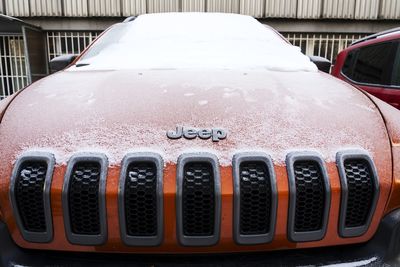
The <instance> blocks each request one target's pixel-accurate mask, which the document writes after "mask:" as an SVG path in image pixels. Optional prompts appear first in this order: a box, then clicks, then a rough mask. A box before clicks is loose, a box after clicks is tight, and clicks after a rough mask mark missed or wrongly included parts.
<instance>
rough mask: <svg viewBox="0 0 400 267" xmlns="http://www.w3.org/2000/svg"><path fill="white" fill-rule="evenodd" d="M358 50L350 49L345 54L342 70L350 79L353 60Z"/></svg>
mask: <svg viewBox="0 0 400 267" xmlns="http://www.w3.org/2000/svg"><path fill="white" fill-rule="evenodd" d="M357 51H358V50H352V51H350V52H349V53H348V54H347V57H346V60H345V62H344V64H343V68H342V72H343V74H344V75H346V76H347V77H349V78H350V79H354V78H353V74H352V70H353V66H354V60H355V59H356V56H357Z"/></svg>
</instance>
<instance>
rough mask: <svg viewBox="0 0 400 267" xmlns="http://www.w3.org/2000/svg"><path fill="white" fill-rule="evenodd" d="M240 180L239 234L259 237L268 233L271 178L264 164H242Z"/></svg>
mask: <svg viewBox="0 0 400 267" xmlns="http://www.w3.org/2000/svg"><path fill="white" fill-rule="evenodd" d="M239 179H240V234H241V235H260V234H266V233H268V232H269V231H270V227H271V226H270V221H271V220H270V217H271V209H272V207H271V204H272V188H271V177H269V172H268V167H267V166H266V164H265V163H264V162H243V163H241V164H240V167H239Z"/></svg>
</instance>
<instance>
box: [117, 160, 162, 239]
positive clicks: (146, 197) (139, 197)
mask: <svg viewBox="0 0 400 267" xmlns="http://www.w3.org/2000/svg"><path fill="white" fill-rule="evenodd" d="M162 166H163V163H162V159H161V157H160V156H159V155H157V154H153V153H134V154H128V155H127V156H126V157H125V158H124V160H123V163H122V168H121V177H120V190H119V206H120V207H119V210H120V224H121V226H120V227H121V235H122V239H123V240H124V242H125V244H127V245H131V246H156V245H159V244H160V243H161V241H162V232H163V226H162V224H163V211H162V209H163V207H162V206H163V205H162V203H163V202H162V198H163V195H162V194H163V192H162V173H163V172H162Z"/></svg>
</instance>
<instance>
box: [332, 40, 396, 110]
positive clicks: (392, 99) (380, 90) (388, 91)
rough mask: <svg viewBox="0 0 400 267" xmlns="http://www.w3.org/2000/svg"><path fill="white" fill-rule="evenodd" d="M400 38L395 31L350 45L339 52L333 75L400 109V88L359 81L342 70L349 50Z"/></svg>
mask: <svg viewBox="0 0 400 267" xmlns="http://www.w3.org/2000/svg"><path fill="white" fill-rule="evenodd" d="M399 40H400V33H394V34H388V35H386V36H382V37H379V38H374V39H371V40H367V41H363V42H360V43H357V44H355V45H352V46H350V47H348V48H347V49H345V50H343V51H342V52H340V53H339V54H338V56H337V58H336V62H335V64H334V66H333V67H332V71H331V73H332V75H333V76H335V77H337V78H339V79H342V80H344V81H346V82H348V83H350V84H352V85H354V86H356V87H357V88H359V89H362V90H365V91H366V92H368V93H370V94H371V95H373V96H376V97H377V98H379V99H381V100H383V101H385V102H386V103H389V104H390V105H392V106H394V107H396V108H397V109H400V88H391V87H389V86H378V85H376V86H375V85H366V84H361V83H357V82H355V81H353V80H351V79H349V78H348V77H346V75H344V74H343V72H342V69H343V65H344V63H345V61H346V58H347V56H348V54H349V52H351V51H353V50H355V49H358V48H361V47H365V46H369V45H374V44H380V43H383V42H387V41H399Z"/></svg>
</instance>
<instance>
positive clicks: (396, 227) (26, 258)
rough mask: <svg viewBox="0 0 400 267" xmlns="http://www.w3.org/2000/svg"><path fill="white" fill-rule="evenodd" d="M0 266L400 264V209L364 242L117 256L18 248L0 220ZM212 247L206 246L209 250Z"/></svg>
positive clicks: (391, 214) (384, 220)
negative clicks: (251, 250)
mask: <svg viewBox="0 0 400 267" xmlns="http://www.w3.org/2000/svg"><path fill="white" fill-rule="evenodd" d="M0 241H1V242H0V265H1V266H85V267H88V266H126V265H129V266H176V265H180V266H188V265H192V266H246V265H247V266H254V265H258V266H307V265H308V266H309V265H313V266H314V265H317V266H321V265H330V264H337V263H349V264H350V265H349V266H364V265H366V266H399V265H400V209H399V210H396V211H393V212H392V213H390V214H389V215H387V216H386V217H385V218H384V219H383V220H382V221H381V223H380V225H379V229H378V231H377V233H376V234H375V236H374V237H373V239H372V240H370V241H369V242H367V243H365V244H359V245H351V246H337V247H327V248H317V249H302V250H297V249H294V250H287V251H276V252H263V253H251V254H249V253H246V254H245V253H243V254H240V253H239V254H218V255H215V254H212V255H204V254H202V255H200V254H199V255H121V254H118V255H116V254H98V253H97V254H94V253H92V254H89V253H66V252H63V253H61V252H49V251H33V250H26V249H22V248H20V247H18V246H17V245H16V244H15V243H14V242H13V241H12V239H11V236H10V234H9V232H8V230H7V227H6V225H5V224H4V223H1V222H0ZM211 250H212V248H210V251H211Z"/></svg>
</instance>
